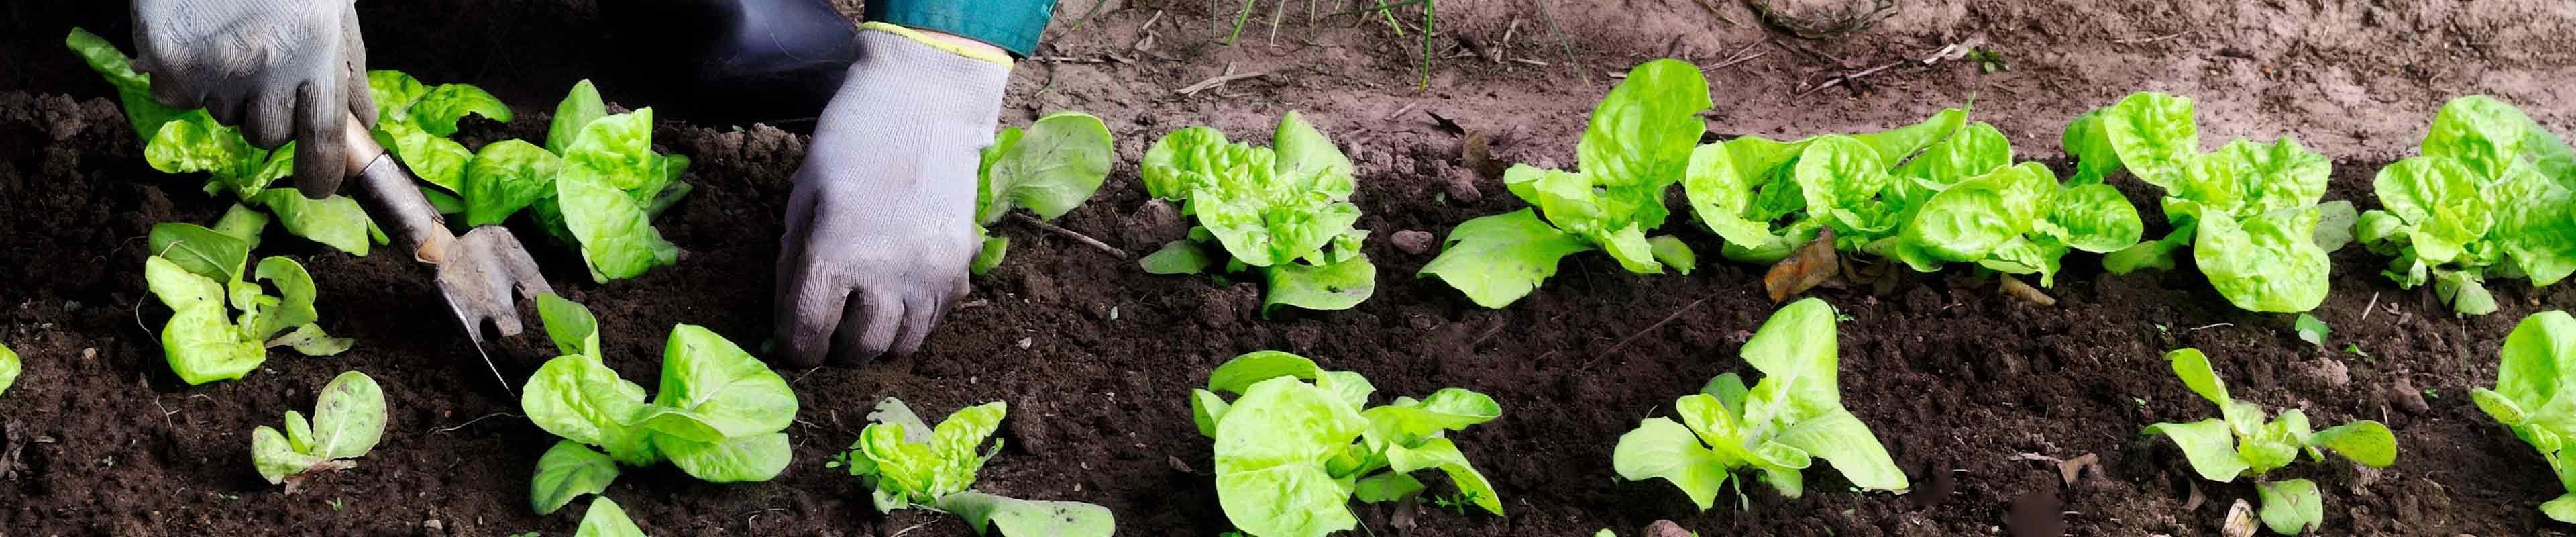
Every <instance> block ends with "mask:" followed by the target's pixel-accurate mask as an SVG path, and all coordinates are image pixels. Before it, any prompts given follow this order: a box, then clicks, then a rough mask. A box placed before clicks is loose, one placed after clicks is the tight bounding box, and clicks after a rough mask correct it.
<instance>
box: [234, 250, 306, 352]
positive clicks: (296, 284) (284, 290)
mask: <svg viewBox="0 0 2576 537" xmlns="http://www.w3.org/2000/svg"><path fill="white" fill-rule="evenodd" d="M258 276H259V279H261V280H265V281H267V282H269V285H272V286H276V287H277V290H278V293H279V294H280V295H281V296H283V297H284V298H283V299H282V300H280V301H279V302H278V304H277V305H275V306H272V307H265V308H260V309H259V310H258V311H257V312H254V313H252V314H251V315H250V316H249V317H248V318H247V321H246V322H245V326H243V327H242V328H243V329H244V330H248V331H247V332H243V333H244V334H247V335H249V336H251V337H253V338H261V339H264V338H267V337H269V336H270V335H273V334H276V333H278V332H279V331H282V330H286V329H289V328H293V327H297V326H302V325H307V324H311V323H312V322H313V321H314V320H316V319H318V318H319V316H318V314H316V313H314V311H313V300H314V294H315V293H314V291H313V275H312V274H310V273H307V272H305V271H304V265H300V264H296V262H295V260H293V259H287V258H284V257H271V258H267V259H261V260H259V273H258ZM317 330H318V329H317Z"/></svg>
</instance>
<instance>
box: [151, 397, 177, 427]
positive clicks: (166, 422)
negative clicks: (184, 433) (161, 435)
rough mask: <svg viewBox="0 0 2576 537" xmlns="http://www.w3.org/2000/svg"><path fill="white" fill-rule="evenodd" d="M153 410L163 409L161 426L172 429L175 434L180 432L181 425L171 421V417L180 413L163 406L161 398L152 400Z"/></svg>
mask: <svg viewBox="0 0 2576 537" xmlns="http://www.w3.org/2000/svg"><path fill="white" fill-rule="evenodd" d="M152 408H158V409H161V426H162V427H163V428H167V429H170V430H171V431H174V432H175V431H178V430H179V424H178V423H175V422H172V421H170V415H171V414H177V413H179V411H176V410H171V409H170V407H166V406H161V398H159V397H154V398H152Z"/></svg>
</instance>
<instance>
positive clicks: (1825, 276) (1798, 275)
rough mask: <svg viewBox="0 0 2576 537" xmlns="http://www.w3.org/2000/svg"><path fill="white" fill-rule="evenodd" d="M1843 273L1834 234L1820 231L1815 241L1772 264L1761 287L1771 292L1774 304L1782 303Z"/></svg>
mask: <svg viewBox="0 0 2576 537" xmlns="http://www.w3.org/2000/svg"><path fill="white" fill-rule="evenodd" d="M1841 272H1842V261H1841V259H1839V256H1836V255H1835V254H1834V231H1833V230H1830V229H1827V230H1820V231H1817V232H1816V240H1813V241H1808V242H1807V245H1806V246H1800V247H1798V251H1796V252H1792V253H1790V254H1789V258H1788V259H1782V260H1780V263H1779V264H1776V265H1771V271H1770V272H1768V273H1765V274H1763V275H1762V287H1763V288H1765V289H1769V290H1770V291H1771V301H1772V302H1780V301H1784V300H1788V299H1789V297H1791V296H1795V295H1797V294H1798V293H1804V292H1807V290H1808V289H1813V288H1815V287H1816V285H1817V284H1822V283H1825V281H1826V280H1832V279H1834V276H1837V275H1840V274H1841Z"/></svg>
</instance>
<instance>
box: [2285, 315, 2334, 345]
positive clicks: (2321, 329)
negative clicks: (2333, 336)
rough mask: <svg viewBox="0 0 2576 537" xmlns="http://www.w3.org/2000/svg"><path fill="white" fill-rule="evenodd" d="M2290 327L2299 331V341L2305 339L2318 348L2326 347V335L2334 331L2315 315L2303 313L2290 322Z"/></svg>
mask: <svg viewBox="0 0 2576 537" xmlns="http://www.w3.org/2000/svg"><path fill="white" fill-rule="evenodd" d="M2290 327H2291V329H2293V330H2296V331H2297V332H2298V333H2299V339H2300V340H2301V341H2306V342H2308V344H2310V345H2316V346H2317V348H2319V349H2323V348H2326V335H2327V334H2330V333H2333V332H2334V328H2333V327H2329V326H2326V322H2325V321H2321V320H2318V319H2317V316H2315V315H2309V314H2305V313H2301V314H2299V318H2298V320H2297V321H2296V322H2292V323H2291V324H2290Z"/></svg>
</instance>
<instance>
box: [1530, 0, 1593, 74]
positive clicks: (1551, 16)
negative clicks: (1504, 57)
mask: <svg viewBox="0 0 2576 537" xmlns="http://www.w3.org/2000/svg"><path fill="white" fill-rule="evenodd" d="M1548 3H1549V2H1548V0H1539V1H1538V14H1539V15H1540V16H1542V17H1545V18H1546V19H1547V31H1548V33H1552V34H1556V46H1557V48H1558V49H1561V50H1563V51H1564V52H1565V65H1566V66H1568V67H1572V68H1574V74H1575V75H1577V76H1581V77H1583V85H1586V86H1590V85H1592V73H1589V72H1585V71H1584V70H1583V65H1582V64H1580V63H1576V62H1575V61H1574V41H1573V40H1569V39H1566V38H1565V28H1564V27H1562V26H1557V25H1556V8H1554V7H1550V6H1549V5H1548ZM1534 65H1539V66H1542V67H1544V66H1546V65H1547V64H1544V63H1539V64H1534Z"/></svg>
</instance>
